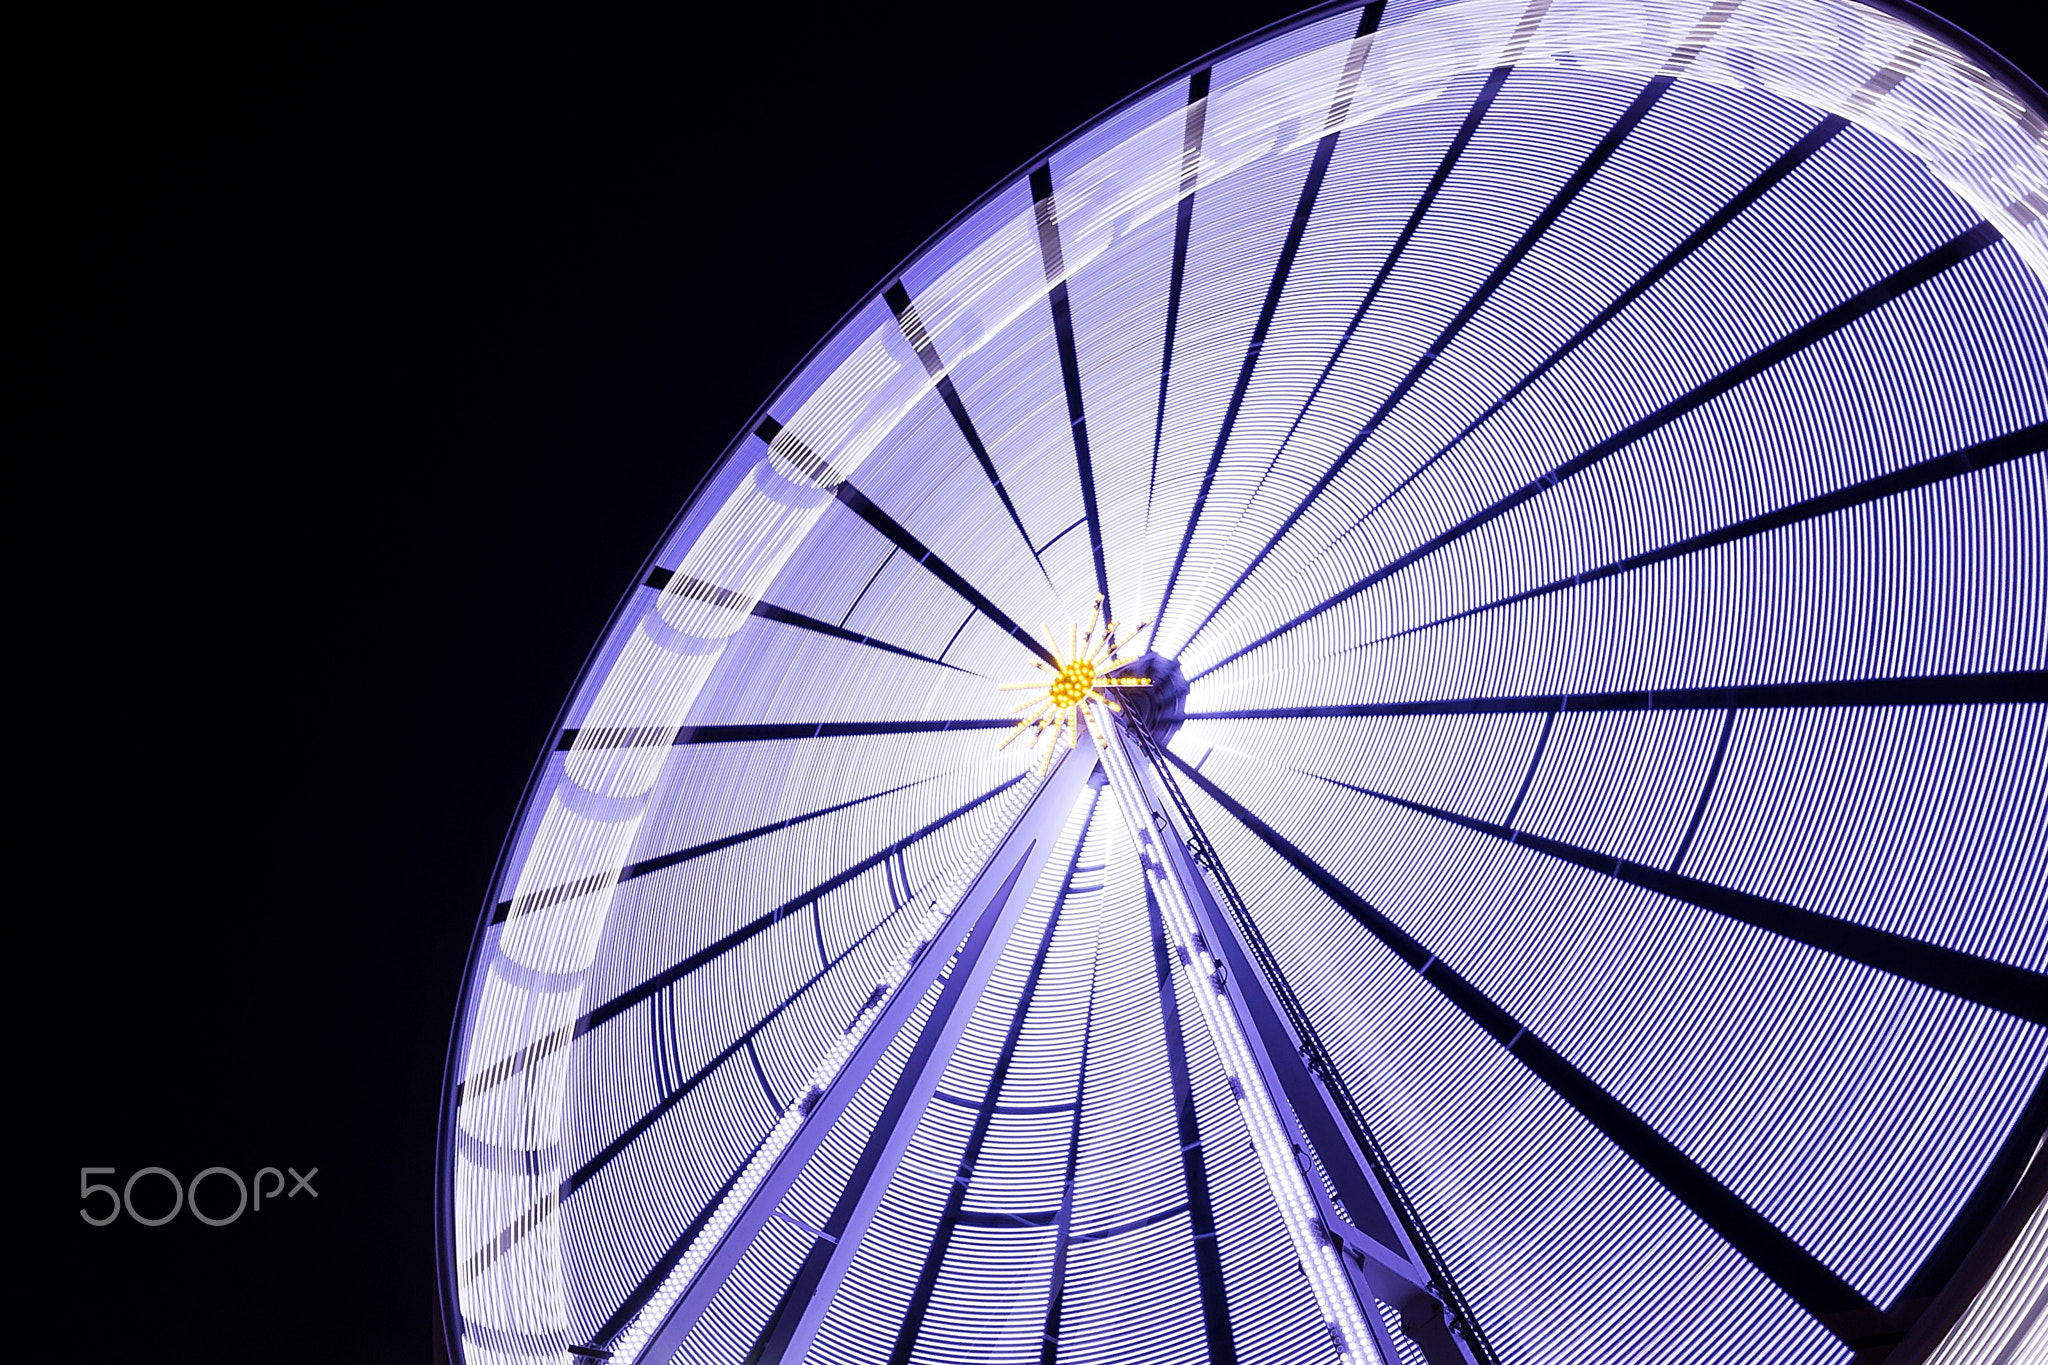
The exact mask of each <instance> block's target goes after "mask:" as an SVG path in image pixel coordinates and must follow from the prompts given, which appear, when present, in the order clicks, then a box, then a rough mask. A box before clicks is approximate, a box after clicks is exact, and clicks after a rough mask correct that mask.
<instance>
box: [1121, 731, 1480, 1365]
mask: <svg viewBox="0 0 2048 1365" xmlns="http://www.w3.org/2000/svg"><path fill="white" fill-rule="evenodd" d="M1087 716H1088V724H1089V730H1090V732H1091V733H1092V734H1093V735H1094V738H1095V742H1096V746H1097V748H1098V749H1099V750H1100V752H1101V753H1102V755H1103V767H1104V768H1105V770H1106V771H1107V772H1108V774H1109V779H1110V785H1111V787H1112V789H1113V790H1114V791H1115V793H1116V796H1117V800H1118V807H1119V809H1120V810H1121V811H1122V812H1123V814H1124V817H1125V819H1126V821H1127V822H1129V824H1130V826H1131V830H1132V836H1133V839H1134V840H1135V842H1136V843H1137V845H1138V849H1139V856H1140V858H1141V859H1142V860H1143V862H1144V864H1145V876H1146V879H1147V880H1148V881H1149V882H1151V884H1152V885H1153V887H1154V889H1155V893H1156V894H1157V895H1158V896H1159V899H1160V902H1161V905H1162V906H1168V905H1171V906H1173V907H1174V909H1173V910H1171V911H1169V913H1168V915H1167V919H1168V929H1169V936H1170V937H1176V938H1177V939H1178V940H1179V941H1178V942H1176V943H1175V944H1174V947H1175V950H1176V952H1177V954H1178V956H1179V958H1180V961H1181V964H1182V968H1183V970H1184V971H1186V972H1188V973H1189V974H1190V976H1191V977H1193V978H1194V982H1193V984H1195V985H1196V986H1197V994H1198V996H1199V997H1200V998H1201V999H1202V1000H1203V1017H1204V1020H1205V1022H1206V1023H1207V1024H1208V1026H1209V1029H1210V1031H1211V1034H1212V1036H1213V1037H1214V1038H1215V1041H1216V1045H1217V1048H1218V1051H1219V1052H1221V1053H1222V1055H1223V1057H1224V1058H1225V1065H1226V1067H1228V1068H1229V1069H1231V1070H1232V1071H1233V1072H1236V1073H1237V1074H1236V1075H1234V1076H1233V1083H1232V1089H1233V1090H1234V1091H1238V1092H1239V1093H1238V1102H1239V1106H1240V1108H1241V1110H1242V1111H1243V1113H1244V1115H1245V1120H1246V1126H1247V1128H1248V1129H1249V1130H1250V1132H1251V1135H1252V1139H1253V1143H1254V1146H1255V1147H1256V1148H1257V1149H1258V1151H1259V1155H1260V1160H1261V1164H1262V1165H1263V1166H1264V1167H1265V1169H1266V1176H1267V1180H1268V1182H1269V1183H1270V1184H1271V1185H1272V1187H1273V1193H1274V1197H1275V1199H1276V1201H1277V1202H1278V1203H1279V1205H1280V1208H1281V1211H1282V1213H1283V1215H1284V1216H1285V1217H1286V1219H1287V1222H1288V1226H1289V1231H1290V1233H1292V1234H1294V1235H1295V1238H1296V1241H1297V1252H1299V1253H1301V1254H1302V1259H1303V1265H1304V1267H1305V1268H1306V1269H1308V1270H1309V1274H1310V1282H1311V1284H1313V1285H1315V1287H1316V1290H1317V1300H1318V1302H1319V1304H1321V1306H1322V1308H1323V1311H1324V1313H1325V1315H1326V1318H1328V1319H1329V1321H1330V1322H1331V1323H1332V1324H1334V1325H1335V1326H1336V1327H1337V1328H1339V1329H1341V1330H1342V1332H1343V1336H1344V1338H1345V1340H1343V1341H1340V1342H1339V1346H1340V1350H1344V1351H1345V1354H1346V1358H1347V1359H1358V1360H1367V1359H1372V1357H1371V1356H1370V1355H1367V1354H1366V1353H1365V1352H1363V1351H1356V1350H1355V1348H1350V1347H1349V1340H1350V1339H1352V1338H1353V1337H1354V1336H1355V1335H1359V1334H1362V1335H1364V1336H1365V1337H1368V1338H1369V1339H1370V1340H1371V1342H1372V1345H1373V1346H1374V1347H1375V1348H1377V1350H1378V1352H1379V1354H1380V1356H1381V1358H1383V1359H1385V1360H1387V1361H1395V1360H1398V1359H1400V1353H1399V1352H1398V1350H1397V1348H1396V1346H1395V1344H1394V1342H1393V1341H1392V1340H1391V1339H1390V1336H1389V1334H1388V1332H1387V1329H1386V1326H1385V1323H1384V1321H1383V1319H1382V1318H1381V1316H1380V1314H1379V1312H1378V1310H1377V1308H1376V1306H1375V1304H1374V1300H1375V1299H1377V1300H1378V1301H1379V1302H1380V1303H1384V1304H1386V1305H1387V1306H1388V1307H1390V1308H1392V1309H1394V1310H1395V1312H1396V1313H1398V1314H1399V1315H1400V1322H1401V1335H1403V1336H1405V1337H1407V1338H1408V1339H1409V1340H1410V1341H1411V1342H1413V1343H1414V1344H1415V1346H1416V1347H1417V1348H1419V1349H1420V1350H1421V1352H1422V1354H1423V1356H1424V1358H1425V1359H1426V1360H1428V1361H1429V1362H1430V1365H1483V1362H1482V1360H1481V1357H1480V1354H1479V1353H1477V1352H1475V1351H1474V1349H1473V1343H1472V1342H1471V1341H1470V1340H1468V1339H1467V1332H1466V1331H1465V1330H1463V1326H1462V1323H1461V1322H1460V1321H1459V1315H1458V1314H1456V1313H1455V1312H1453V1311H1451V1310H1449V1309H1448V1308H1447V1307H1446V1304H1445V1302H1444V1297H1445V1294H1444V1289H1443V1285H1442V1283H1441V1280H1440V1277H1436V1276H1432V1275H1431V1273H1430V1268H1429V1263H1428V1260H1427V1259H1425V1256H1424V1254H1423V1253H1422V1252H1421V1251H1420V1250H1419V1249H1418V1246H1417V1244H1416V1239H1415V1238H1413V1237H1411V1236H1410V1234H1409V1232H1408V1229H1407V1226H1406V1224H1407V1223H1408V1221H1409V1219H1408V1218H1407V1217H1404V1213H1405V1210H1404V1209H1403V1208H1402V1207H1401V1206H1400V1205H1397V1203H1396V1202H1395V1198H1394V1197H1390V1193H1389V1190H1388V1188H1387V1186H1386V1184H1385V1183H1384V1182H1382V1180H1381V1179H1380V1178H1379V1177H1378V1175H1377V1174H1376V1172H1375V1165H1376V1164H1377V1163H1376V1162H1375V1161H1373V1160H1370V1159H1368V1157H1367V1156H1366V1154H1365V1153H1364V1152H1363V1151H1361V1150H1360V1144H1359V1143H1358V1142H1357V1141H1356V1139H1355V1138H1354V1136H1353V1134H1352V1133H1351V1132H1350V1131H1349V1129H1350V1128H1351V1127H1352V1126H1354V1125H1352V1124H1350V1123H1348V1122H1345V1121H1340V1118H1339V1116H1338V1113H1339V1110H1340V1107H1343V1106H1342V1104H1341V1102H1342V1101H1347V1100H1348V1098H1349V1097H1348V1096H1341V1097H1340V1096H1339V1095H1338V1094H1336V1093H1333V1092H1334V1091H1335V1090H1336V1089H1337V1088H1338V1087H1339V1086H1340V1085H1341V1082H1338V1081H1337V1080H1336V1077H1335V1069H1334V1067H1331V1066H1329V1065H1328V1063H1327V1059H1326V1058H1325V1057H1324V1055H1323V1052H1322V1045H1321V1042H1320V1040H1319V1039H1317V1038H1316V1037H1315V1034H1314V1031H1313V1028H1312V1026H1311V1025H1309V1024H1308V1021H1307V1018H1306V1015H1305V1014H1303V1013H1302V1012H1301V1009H1300V1005H1299V1002H1298V1001H1296V1000H1295V999H1294V998H1293V993H1292V991H1291V990H1288V989H1287V988H1286V985H1285V978H1284V977H1281V976H1279V972H1278V966H1277V964H1276V963H1273V962H1271V960H1270V953H1268V952H1266V951H1265V944H1264V941H1263V939H1262V938H1259V937H1258V936H1257V928H1256V926H1255V925H1254V924H1252V923H1251V920H1250V916H1249V913H1248V912H1243V913H1240V914H1239V915H1237V916H1235V917H1233V916H1227V915H1225V914H1224V913H1223V911H1222V909H1221V907H1219V905H1218V904H1217V900H1216V895H1215V893H1214V891H1213V890H1212V888H1211V886H1210V884H1209V881H1208V878H1206V877H1205V876H1204V868H1205V867H1207V868H1209V869H1210V876H1213V877H1215V878H1216V880H1217V881H1218V883H1219V884H1220V885H1221V886H1222V887H1223V888H1224V891H1225V894H1226V895H1227V897H1228V898H1229V899H1230V900H1231V901H1232V902H1233V903H1238V902H1239V898H1238V897H1237V896H1236V894H1235V888H1234V887H1232V886H1231V885H1230V883H1229V879H1228V876H1227V875H1226V874H1224V872H1223V869H1222V865H1221V862H1220V860H1218V859H1217V858H1216V856H1215V853H1214V850H1213V849H1211V848H1210V847H1209V846H1208V841H1207V839H1206V838H1205V837H1203V835H1202V833H1201V827H1200V825H1199V824H1197V823H1196V821H1195V819H1194V812H1193V811H1192V810H1191V809H1189V808H1188V806H1187V802H1186V800H1185V798H1183V797H1182V796H1181V795H1180V792H1179V789H1178V788H1177V787H1175V786H1174V785H1173V781H1172V776H1171V774H1170V773H1169V772H1168V771H1167V770H1166V767H1165V765H1164V764H1163V763H1161V762H1159V761H1157V755H1156V752H1155V750H1154V747H1153V746H1152V745H1151V744H1150V743H1149V742H1148V741H1149V739H1150V736H1149V735H1146V734H1145V733H1144V732H1143V729H1142V726H1140V725H1138V724H1135V723H1126V724H1119V723H1118V722H1117V721H1116V720H1115V718H1113V717H1112V716H1111V715H1110V713H1109V712H1108V711H1107V709H1106V708H1104V706H1103V705H1102V704H1101V703H1100V702H1096V703H1091V704H1090V705H1089V706H1088V708H1087ZM1162 790H1163V791H1164V792H1165V793H1166V794H1167V795H1168V796H1170V797H1171V798H1172V805H1173V806H1174V807H1176V808H1178V811H1179V813H1180V816H1181V820H1182V822H1184V823H1185V824H1186V825H1187V826H1188V830H1189V835H1191V836H1192V838H1193V840H1194V841H1195V843H1196V846H1197V847H1198V848H1199V849H1200V850H1201V852H1200V853H1199V854H1198V853H1196V852H1194V851H1191V849H1190V846H1189V837H1188V836H1184V835H1183V834H1182V832H1181V830H1180V829H1179V828H1178V827H1177V826H1176V823H1175V821H1174V819H1173V818H1172V817H1171V816H1170V815H1169V813H1168V802H1167V801H1166V800H1164V799H1162V797H1161V795H1160V793H1161V791H1162ZM1238 908H1240V909H1241V903H1240V904H1239V907H1238ZM1176 921H1177V922H1176ZM1237 921H1242V923H1239V922H1237ZM1246 939H1250V940H1251V943H1250V945H1249V946H1248V945H1247V943H1246V942H1245V941H1244V940H1246ZM1254 951H1256V952H1257V954H1258V957H1259V959H1260V962H1259V964H1258V965H1257V966H1255V965H1254V962H1253V956H1252V955H1253V952H1254ZM1276 980H1277V983H1278V989H1277V990H1276V989H1275V983H1276ZM1275 995H1279V996H1281V997H1282V1002H1283V1003H1284V1005H1285V1006H1286V1007H1287V1010H1286V1012H1287V1014H1288V1016H1289V1017H1290V1018H1294V1019H1295V1021H1296V1030H1297V1031H1298V1033H1299V1034H1300V1036H1299V1037H1297V1035H1296V1032H1295V1031H1290V1029H1289V1027H1288V1023H1287V1022H1286V1021H1284V1020H1283V1018H1282V1009H1281V1004H1280V1003H1276V1000H1275V998H1274V997H1275ZM1311 1061H1316V1062H1321V1063H1322V1065H1319V1066H1311ZM1240 1068H1242V1070H1240ZM1360 1136H1364V1134H1363V1133H1362V1130H1361V1133H1360ZM1366 1140H1367V1141H1368V1142H1369V1141H1370V1138H1369V1137H1367V1138H1366ZM1326 1181H1327V1184H1326V1183H1325V1182H1326ZM1332 1192H1334V1194H1335V1197H1336V1198H1335V1201H1333V1200H1332V1198H1331V1194H1332ZM1339 1203H1341V1208H1342V1211H1341V1212H1340V1211H1339V1209H1338V1207H1337V1206H1336V1205H1337V1204H1339ZM1297 1225H1299V1226H1297ZM1316 1262H1323V1263H1328V1264H1334V1265H1335V1266H1336V1267H1337V1268H1338V1269H1339V1270H1340V1271H1341V1275H1340V1276H1339V1277H1336V1278H1334V1279H1332V1280H1331V1281H1330V1282H1328V1283H1325V1281H1324V1280H1322V1279H1319V1278H1318V1276H1317V1275H1316V1273H1315V1263H1316ZM1340 1287H1341V1289H1340ZM1347 1304H1348V1306H1349V1310H1350V1311H1349V1312H1347V1311H1345V1310H1346V1306H1347ZM1361 1329H1362V1333H1361ZM1332 1335H1333V1338H1335V1337H1337V1336H1338V1333H1337V1332H1333V1334H1332Z"/></svg>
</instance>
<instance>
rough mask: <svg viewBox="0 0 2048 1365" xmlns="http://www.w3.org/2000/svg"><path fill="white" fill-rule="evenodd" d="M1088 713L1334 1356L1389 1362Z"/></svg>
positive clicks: (1193, 928) (1181, 903)
mask: <svg viewBox="0 0 2048 1365" xmlns="http://www.w3.org/2000/svg"><path fill="white" fill-rule="evenodd" d="M1087 713H1088V730H1089V732H1090V733H1091V734H1092V735H1093V736H1094V738H1095V748H1096V751H1097V752H1098V753H1099V754H1101V756H1102V766H1103V770H1104V771H1105V772H1107V773H1108V774H1109V785H1110V789H1111V790H1112V791H1114V792H1115V793H1116V803H1117V809H1118V810H1120V811H1122V812H1123V817H1124V823H1125V824H1126V825H1128V826H1129V827H1130V831H1131V838H1132V841H1133V842H1134V843H1135V844H1136V845H1137V848H1138V860H1139V862H1140V863H1142V864H1143V866H1144V869H1145V880H1146V881H1147V882H1148V883H1149V884H1150V885H1151V886H1152V888H1153V892H1154V894H1155V895H1157V896H1158V898H1159V905H1160V909H1161V911H1162V912H1163V914H1164V917H1165V921H1166V933H1167V939H1168V945H1169V947H1171V948H1172V949H1173V952H1174V955H1175V956H1176V957H1178V958H1179V959H1180V964H1181V969H1182V970H1183V971H1184V972H1186V973H1187V977H1188V985H1189V986H1190V987H1191V989H1190V991H1189V994H1191V995H1193V996H1194V997H1195V999H1196V1000H1197V1001H1198V1002H1199V1003H1200V1006H1201V1011H1202V1019H1203V1021H1204V1022H1206V1023H1207V1024H1208V1026H1209V1037H1210V1038H1211V1039H1212V1040H1214V1042H1215V1044H1216V1051H1217V1053H1218V1055H1220V1056H1221V1057H1222V1059H1223V1067H1224V1070H1225V1071H1226V1072H1227V1073H1228V1074H1229V1076H1230V1079H1231V1089H1232V1091H1233V1093H1235V1095H1236V1096H1237V1107H1238V1111H1239V1112H1240V1113H1241V1114H1243V1115H1244V1123H1245V1127H1246V1129H1248V1130H1249V1131H1250V1133H1251V1139H1252V1149H1253V1150H1254V1151H1256V1152H1257V1153H1258V1157H1259V1165H1260V1166H1261V1167H1262V1168H1264V1170H1265V1173H1266V1184H1267V1186H1268V1188H1270V1189H1271V1190H1272V1191H1273V1199H1274V1202H1276V1203H1277V1204H1278V1205H1279V1206H1280V1217H1281V1221H1283V1222H1284V1223H1286V1224H1287V1235H1288V1236H1289V1237H1290V1238H1292V1239H1293V1241H1294V1250H1295V1254H1296V1255H1298V1256H1299V1257H1300V1258H1301V1264H1302V1268H1303V1269H1304V1270H1305V1271H1306V1272H1307V1273H1308V1282H1309V1286H1310V1287H1311V1288H1312V1289H1313V1290H1314V1291H1315V1296H1316V1303H1317V1304H1318V1305H1320V1306H1321V1308H1322V1310H1323V1322H1324V1326H1326V1327H1327V1328H1328V1329H1329V1332H1330V1339H1331V1342H1332V1344H1333V1345H1334V1346H1335V1347H1336V1349H1337V1356H1338V1359H1340V1360H1343V1361H1349V1362H1356V1363H1357V1365H1386V1362H1385V1361H1384V1360H1383V1359H1382V1358H1381V1356H1380V1353H1379V1350H1378V1348H1377V1347H1376V1346H1375V1345H1374V1344H1373V1338H1372V1334H1371V1332H1370V1331H1368V1330H1367V1328H1366V1325H1365V1317H1364V1313H1363V1310H1362V1309H1361V1308H1360V1307H1359V1302H1358V1296H1357V1295H1356V1294H1354V1293H1353V1292H1352V1289H1351V1282H1350V1280H1349V1278H1348V1277H1346V1275H1345V1273H1344V1265H1343V1262H1342V1261H1340V1260H1339V1259H1338V1253H1337V1251H1336V1249H1335V1248H1334V1247H1332V1246H1331V1245H1330V1243H1329V1240H1328V1239H1327V1238H1326V1237H1325V1236H1324V1235H1323V1223H1322V1219H1321V1216H1320V1214H1319V1211H1318V1209H1317V1206H1316V1202H1315V1198H1314V1196H1313V1195H1312V1194H1311V1193H1310V1192H1309V1188H1308V1182H1307V1180H1306V1178H1305V1177H1304V1176H1303V1175H1302V1171H1301V1168H1300V1167H1299V1166H1297V1165H1296V1164H1295V1162H1294V1144H1293V1142H1291V1141H1290V1140H1289V1139H1288V1136H1287V1133H1286V1130H1285V1129H1283V1128H1282V1127H1281V1125H1280V1117H1279V1113H1278V1111H1277V1110H1276V1109H1275V1108H1274V1105H1273V1100H1272V1097H1271V1096H1270V1095H1269V1094H1268V1093H1267V1091H1266V1085H1265V1081H1264V1079H1263V1077H1262V1076H1261V1073H1260V1069H1259V1066H1258V1063H1257V1062H1256V1061H1255V1060H1254V1059H1253V1057H1252V1053H1251V1049H1250V1047H1249V1046H1247V1044H1246V1042H1245V1034H1244V1026H1243V1024H1242V1023H1241V1022H1240V1021H1239V1020H1238V1017H1237V1011H1236V1008H1235V1007H1234V1006H1233V1005H1232V1004H1231V1002H1230V997H1229V996H1227V995H1226V994H1224V991H1223V986H1222V978H1221V976H1220V975H1218V963H1217V960H1216V958H1215V957H1214V956H1213V955H1211V953H1210V952H1209V949H1208V946H1207V944H1206V942H1205V940H1204V939H1203V938H1202V936H1201V933H1200V929H1199V926H1198V925H1197V922H1196V919H1195V911H1194V906H1193V905H1192V903H1191V902H1190V900H1189V897H1188V894H1187V890H1186V888H1184V887H1183V886H1182V885H1181V884H1180V879H1179V875H1178V873H1177V872H1176V871H1175V870H1174V869H1173V867H1172V864H1171V863H1170V862H1169V861H1168V859H1167V857H1166V850H1165V849H1163V848H1162V847H1161V846H1160V842H1159V836H1158V835H1157V834H1155V833H1154V832H1153V829H1152V820H1151V815H1150V813H1149V812H1150V802H1148V801H1147V800H1146V799H1145V789H1144V787H1143V786H1142V785H1141V784H1140V782H1139V779H1138V774H1137V771H1136V769H1135V768H1133V766H1132V764H1131V759H1130V755H1129V754H1128V753H1127V752H1126V751H1125V749H1124V745H1123V737H1122V736H1121V735H1119V734H1118V733H1117V732H1116V724H1115V722H1114V721H1113V720H1112V719H1111V718H1110V715H1109V712H1108V711H1106V710H1104V709H1103V706H1102V703H1100V702H1091V703H1089V705H1088V708H1087Z"/></svg>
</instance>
